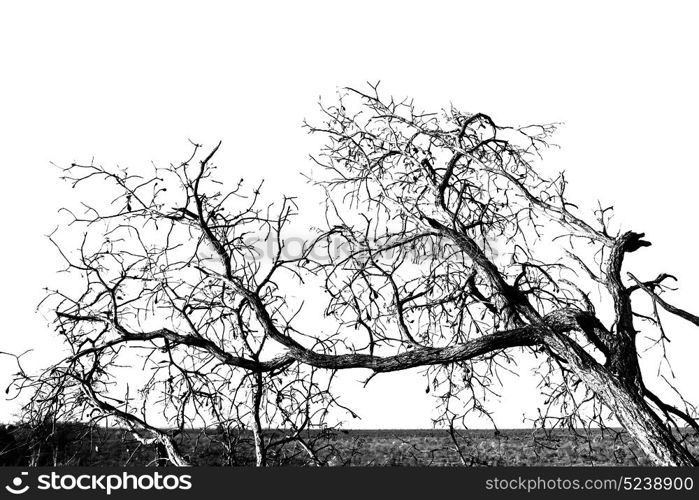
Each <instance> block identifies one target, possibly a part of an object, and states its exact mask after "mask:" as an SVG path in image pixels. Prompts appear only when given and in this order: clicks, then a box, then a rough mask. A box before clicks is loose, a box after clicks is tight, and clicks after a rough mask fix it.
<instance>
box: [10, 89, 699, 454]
mask: <svg viewBox="0 0 699 500" xmlns="http://www.w3.org/2000/svg"><path fill="white" fill-rule="evenodd" d="M321 110H322V112H323V115H324V119H323V120H322V123H319V124H307V127H308V130H309V131H310V132H311V133H313V134H320V135H321V136H322V137H323V138H324V144H325V145H324V146H323V148H322V149H321V151H320V153H319V154H318V155H315V156H313V157H312V158H313V160H314V162H315V164H316V166H317V168H316V172H314V173H313V174H312V176H311V181H312V183H314V185H315V186H316V187H317V188H318V189H322V190H324V192H325V193H326V195H327V203H326V210H325V217H324V220H325V226H326V227H325V228H324V229H322V230H318V232H317V234H315V235H314V238H312V240H311V241H308V242H307V243H306V244H305V245H304V247H303V248H302V249H301V250H300V251H299V252H298V254H297V255H295V256H293V257H289V256H287V255H286V253H285V252H284V249H285V244H286V241H285V237H284V230H285V227H287V226H288V224H289V222H290V220H291V218H292V217H293V215H294V214H295V211H296V204H295V201H294V199H293V198H283V199H282V202H281V204H280V205H279V206H277V207H276V208H275V207H274V206H272V205H263V204H261V200H260V188H259V187H257V188H254V189H245V184H244V182H243V181H242V180H241V182H240V183H239V184H238V185H237V186H236V187H235V188H234V189H233V190H232V191H229V192H226V193H222V192H220V191H219V187H218V185H217V184H216V182H215V180H214V178H213V177H212V173H213V172H214V169H215V168H214V166H213V165H212V158H213V156H214V154H215V153H216V151H217V149H218V146H217V147H216V148H214V149H213V150H211V151H210V152H209V154H208V155H206V156H205V157H204V158H202V159H201V160H200V161H198V162H195V158H197V155H198V154H199V151H200V146H199V145H195V146H194V148H193V149H194V152H193V154H192V157H191V158H189V159H188V160H186V161H185V162H183V163H182V164H180V165H174V166H171V167H168V168H165V169H160V168H155V169H154V171H153V172H152V175H150V176H144V177H141V176H138V175H135V174H131V173H128V172H112V171H110V170H108V169H105V168H103V167H100V166H96V165H94V164H89V165H72V166H70V167H69V168H67V169H65V178H66V179H67V180H68V181H69V182H72V183H73V184H74V185H76V186H77V185H83V184H86V183H88V182H91V181H97V182H102V183H104V182H107V183H111V184H112V185H113V186H114V187H115V188H116V190H117V192H116V194H115V198H114V199H113V200H112V201H111V205H110V206H111V211H105V209H104V207H93V206H92V205H84V213H81V214H74V213H73V212H71V220H72V222H71V227H73V228H75V227H77V226H79V225H82V226H84V238H83V239H82V243H81V245H80V246H79V249H78V251H77V253H74V254H69V252H68V251H67V250H65V245H64V244H61V243H60V242H58V241H56V238H55V237H54V238H53V241H55V242H56V246H57V248H58V249H59V251H60V252H61V253H62V255H63V256H64V258H65V261H66V263H67V271H68V272H69V273H70V274H71V275H72V276H79V277H80V280H81V281H78V280H77V278H76V280H71V283H72V284H73V285H75V286H74V288H75V287H76V286H77V285H78V284H79V283H82V286H81V287H80V288H76V289H74V290H67V289H65V290H64V289H60V290H51V291H49V293H48V297H47V301H46V302H45V304H44V306H45V307H47V308H48V309H50V310H52V311H54V312H55V324H56V329H57V332H58V333H59V334H60V335H62V336H63V338H64V340H65V341H66V344H67V345H68V346H69V348H70V354H69V355H68V356H67V357H66V358H65V359H64V360H63V361H62V362H60V363H58V364H57V365H55V366H53V367H51V368H49V369H48V370H47V371H45V372H44V373H42V374H41V375H40V376H37V377H28V376H25V377H21V378H20V379H18V382H17V383H18V384H19V385H20V386H22V387H31V388H32V389H33V390H34V391H35V396H34V397H33V398H32V401H31V402H30V403H29V404H28V406H27V408H26V410H27V412H29V413H32V412H35V413H39V414H43V413H47V412H53V413H56V412H63V413H64V416H73V417H74V416H76V415H83V413H82V412H84V411H85V409H86V408H91V409H92V411H94V412H96V413H89V414H88V415H89V416H90V417H95V418H109V417H112V418H117V419H119V420H121V421H122V422H124V423H126V424H127V425H129V426H130V427H132V428H133V429H134V431H136V432H138V435H139V436H141V439H143V440H151V441H156V442H159V443H160V444H161V445H162V446H164V447H165V448H166V451H167V454H168V456H169V459H170V461H171V462H172V463H174V464H178V465H183V464H186V463H188V460H187V458H186V457H184V456H183V455H182V453H181V452H180V451H179V450H178V449H177V446H176V444H175V440H174V437H175V436H176V435H177V433H181V432H182V431H184V430H185V429H187V428H191V427H194V426H196V425H209V424H211V423H212V422H214V423H216V424H217V425H220V424H221V423H229V424H230V423H231V422H232V423H234V425H235V426H242V427H247V428H250V429H252V431H253V434H254V436H255V449H256V453H257V459H256V461H257V464H258V465H264V464H266V463H267V462H268V454H269V453H270V450H278V449H280V447H283V446H284V445H286V444H287V443H290V442H293V443H296V444H298V445H299V446H300V447H301V449H303V451H304V452H305V453H306V456H307V457H308V459H307V460H308V463H313V464H322V463H324V458H323V457H322V456H320V455H319V454H318V447H317V446H315V443H311V442H309V441H308V437H307V435H306V434H304V432H303V431H304V430H307V429H310V428H326V427H327V425H328V415H329V413H330V412H331V411H332V409H333V408H335V409H337V410H346V409H345V408H344V407H342V406H340V404H339V403H338V401H337V399H336V398H335V396H334V395H333V392H332V388H331V382H332V378H333V375H334V374H335V372H336V371H338V370H343V369H350V368H366V369H369V370H371V371H372V372H373V374H372V375H371V377H373V376H375V375H377V374H380V373H383V372H390V371H398V370H407V369H412V368H424V369H425V370H426V375H427V377H428V389H427V390H429V391H433V392H434V393H435V395H436V396H437V398H438V399H437V401H438V403H439V409H440V417H439V419H438V421H439V422H440V423H442V424H444V425H445V426H446V427H448V428H449V430H450V435H451V436H452V437H453V439H454V442H455V443H456V442H457V439H456V431H455V428H456V427H457V426H458V423H459V422H460V421H463V419H464V418H465V416H466V415H468V414H469V413H471V412H476V413H480V414H482V415H489V412H488V409H487V406H486V401H485V399H486V396H487V395H488V394H490V393H491V392H492V391H494V390H495V388H496V386H497V384H498V383H499V373H500V371H501V370H503V369H504V370H511V369H513V368H516V359H517V358H518V357H519V356H522V355H524V356H533V357H535V359H537V360H538V362H539V363H540V364H539V368H538V369H537V370H536V374H537V375H538V376H539V377H540V381H541V382H540V387H541V392H542V394H543V395H544V396H545V397H546V404H545V406H544V407H543V408H540V409H539V417H538V421H537V424H538V425H540V426H543V427H551V426H554V427H555V426H559V427H569V428H573V429H578V428H588V429H589V428H591V427H594V426H602V427H604V426H606V425H608V423H609V422H610V419H611V420H613V419H616V420H617V421H618V422H619V423H620V424H621V425H622V426H623V428H624V429H625V430H626V431H628V433H629V434H630V435H631V436H632V438H633V439H634V440H635V442H636V443H637V444H638V446H639V447H640V449H641V450H642V451H643V452H644V453H645V454H646V455H647V456H648V457H649V458H650V460H652V461H653V463H656V464H662V465H696V464H697V460H696V458H694V457H693V456H692V455H691V454H690V452H689V451H688V449H687V447H686V446H685V444H684V441H683V440H684V439H685V438H686V436H687V435H688V434H689V431H690V430H691V431H693V432H696V431H697V430H699V425H698V424H697V421H696V411H695V409H694V407H693V406H691V404H690V403H689V402H686V401H684V400H683V399H681V397H680V398H679V399H680V404H670V403H667V402H664V401H662V400H661V399H660V398H659V397H657V396H656V395H654V394H653V393H652V392H651V391H650V390H649V389H648V387H647V384H646V383H645V381H644V376H643V375H644V374H642V373H641V369H640V366H639V353H638V348H637V336H638V330H637V328H638V327H637V325H636V324H635V323H636V322H637V321H638V320H639V319H640V320H643V321H644V322H645V325H646V326H647V327H648V329H649V330H650V329H655V331H656V334H657V342H656V344H655V345H656V347H657V348H658V349H664V343H665V342H666V340H667V337H666V333H667V332H666V331H665V329H664V328H663V326H662V322H661V314H660V312H659V311H660V309H662V310H664V311H665V312H666V313H669V314H674V315H677V316H679V317H682V318H684V319H686V320H688V321H690V322H693V323H695V324H699V318H697V317H696V316H694V315H692V314H690V313H688V312H686V311H684V310H682V309H679V308H677V307H675V306H673V305H671V304H670V303H668V302H667V301H666V299H665V296H664V295H663V292H664V290H665V283H666V282H667V280H669V279H672V276H670V275H667V274H662V275H660V276H658V277H657V278H655V279H650V280H642V279H637V278H636V277H635V276H634V275H632V274H626V273H625V272H624V270H623V261H624V258H625V256H626V255H627V254H629V253H632V252H635V251H637V250H640V249H642V248H643V247H646V246H648V245H650V243H649V242H648V241H647V240H645V239H644V234H643V233H638V232H633V231H618V232H616V231H614V230H612V228H611V223H610V218H611V214H612V210H611V208H609V207H599V208H598V209H597V210H595V211H594V212H593V213H592V214H591V215H592V217H591V221H587V220H586V219H584V218H583V216H582V215H580V214H579V212H581V210H579V209H578V208H577V207H576V206H575V205H574V204H573V203H571V202H570V201H569V200H568V199H567V198H566V194H565V191H566V181H565V177H564V176H563V174H560V175H558V176H553V177H551V178H549V177H546V176H543V175H541V174H539V173H537V172H536V171H535V170H534V168H533V166H532V162H533V161H534V160H535V159H536V158H537V157H538V156H539V153H540V151H541V150H542V149H543V148H545V147H546V146H547V140H548V138H549V137H550V135H551V133H552V132H553V131H554V129H555V127H554V126H553V125H532V126H525V127H515V128H513V127H505V126H499V125H497V124H496V123H495V122H494V121H493V120H492V119H491V118H490V117H489V116H487V115H485V114H467V113H462V112H460V111H458V110H456V109H450V110H447V111H444V112H441V113H423V112H420V111H418V110H416V108H415V106H414V105H413V103H412V101H410V100H402V101H395V100H393V99H382V98H381V96H380V95H379V93H378V91H377V88H376V86H370V90H369V91H368V92H359V91H356V90H352V89H347V90H345V91H343V92H342V93H341V94H340V96H339V98H338V101H337V102H335V103H333V104H332V105H330V106H321ZM250 236H253V237H254V240H255V241H267V242H272V243H273V244H274V245H273V247H274V248H275V252H274V253H273V255H272V256H271V258H270V259H269V260H268V261H264V260H263V259H259V258H256V251H257V250H256V247H255V245H254V243H252V242H251V240H250ZM310 282H312V283H313V286H310V285H307V286H306V288H303V285H304V283H310ZM318 283H320V284H321V285H322V288H323V290H324V291H325V292H326V294H327V298H328V300H327V303H326V304H325V311H324V313H323V316H324V318H323V321H327V320H328V318H330V319H331V320H332V323H333V325H334V326H333V330H332V331H331V332H329V333H328V332H324V331H323V330H322V329H321V328H320V327H319V324H320V320H321V318H320V313H318V317H317V319H318V321H317V322H315V321H301V318H302V317H303V312H302V306H303V300H298V301H297V300H294V299H292V297H291V295H292V294H290V293H289V290H290V289H291V287H293V289H294V290H295V293H294V294H293V295H297V296H298V291H296V289H301V290H303V291H304V293H306V290H308V292H307V294H306V295H307V297H309V298H312V297H314V295H313V291H312V288H314V287H315V285H316V284H318ZM592 291H597V292H599V293H598V295H600V297H602V298H601V299H600V301H599V303H598V304H595V303H594V302H593V299H592V297H593V294H592V293H591V292H592ZM643 294H644V295H646V296H647V297H648V298H650V303H651V304H652V310H651V311H650V312H643V311H642V310H641V309H639V307H638V305H637V301H636V300H635V297H636V296H638V295H643ZM632 299H634V300H632ZM316 302H317V301H316ZM642 304H643V303H642ZM607 305H608V306H607ZM605 307H607V308H608V309H609V311H610V312H611V313H610V315H609V318H606V317H605V316H604V315H603V314H602V313H601V312H600V313H598V312H597V311H598V310H600V311H603V310H604V308H605ZM303 311H305V312H306V314H307V311H306V309H304V310H303ZM300 324H303V326H299V325H300ZM141 369H143V372H140V373H139V370H141ZM126 372H129V376H122V375H124V374H126ZM134 372H136V374H137V375H134ZM139 376H140V377H141V380H140V381H137V379H138V377H139ZM126 380H128V381H129V384H128V385H127V384H126V382H125V381H126ZM367 382H368V380H367ZM129 385H138V389H137V390H136V391H131V390H130V388H129ZM117 394H119V396H117ZM136 400H137V401H138V402H139V403H138V404H136V403H135V401H136ZM154 415H156V416H154ZM155 420H158V422H156V421H155ZM265 428H278V429H283V430H284V434H283V436H282V437H279V436H278V435H277V434H274V435H273V436H272V435H268V436H267V437H265V430H264V429H265ZM461 458H462V461H463V463H467V460H466V458H465V457H464V456H463V455H461Z"/></svg>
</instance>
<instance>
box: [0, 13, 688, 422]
mask: <svg viewBox="0 0 699 500" xmlns="http://www.w3.org/2000/svg"><path fill="white" fill-rule="evenodd" d="M695 5H696V4H693V3H691V2H671V1H665V2H662V3H661V2H655V3H647V2H639V1H634V2H585V3H584V4H579V7H576V6H574V5H573V4H572V3H569V2H560V1H558V2H556V1H550V2H536V1H527V2H521V1H512V2H484V1H481V2H464V1H459V2H438V1H431V2H424V1H423V2H409V1H400V2H388V1H384V2H377V1H354V2H342V3H340V2H327V1H326V2H300V1H297V2H255V3H254V4H253V2H246V3H245V5H240V6H234V5H233V2H211V1H198V2H186V3H185V2H177V1H172V0H170V1H160V2H158V1H150V2H135V1H120V2H95V1H83V2H76V1H62V2H55V1H46V2H35V1H27V0H25V1H22V2H4V3H3V4H2V7H0V162H1V164H2V167H1V168H2V176H1V177H0V179H1V180H0V185H1V186H2V196H0V203H1V204H2V206H1V210H2V212H1V213H2V245H0V262H2V263H3V268H2V274H1V276H2V281H3V283H2V286H0V312H1V316H0V318H2V324H1V325H2V326H1V327H0V350H5V351H13V352H21V351H23V350H25V349H29V348H32V349H34V353H33V354H32V356H31V357H29V358H27V361H28V363H29V365H30V366H39V365H41V364H42V363H44V362H46V360H48V359H51V356H52V355H55V353H56V349H57V345H56V343H55V342H53V341H52V337H51V334H50V331H49V330H48V328H47V327H46V322H45V320H44V319H43V318H42V317H41V316H40V315H37V314H36V313H35V307H36V304H37V303H38V302H39V300H40V299H41V296H42V287H43V286H46V285H49V284H51V283H52V280H54V276H55V275H54V272H55V270H56V269H57V268H58V267H59V266H60V261H59V259H58V256H57V255H56V253H55V251H54V250H53V249H52V247H51V246H50V244H49V243H48V241H47V240H46V239H45V238H44V236H43V235H45V234H47V233H49V232H50V231H51V230H52V229H53V228H54V227H55V226H56V224H57V223H58V221H59V218H58V216H57V213H56V212H57V209H58V208H59V207H60V206H62V205H66V204H71V203H73V202H74V201H75V200H74V199H73V198H71V194H72V193H71V191H70V190H69V189H66V188H65V186H63V185H61V184H60V183H59V182H58V174H57V171H56V169H55V168H54V167H51V166H50V164H49V162H51V161H53V162H56V163H59V164H67V163H70V162H72V161H83V162H85V161H90V159H91V158H92V157H93V156H94V157H95V159H96V161H98V162H99V163H102V164H104V165H115V164H119V165H121V166H126V165H137V164H140V165H143V164H147V163H149V162H151V161H154V162H156V163H161V164H166V163H169V162H175V161H180V160H181V159H182V158H183V156H184V154H185V153H186V152H188V151H189V144H188V142H187V139H188V138H191V139H193V140H195V141H197V142H203V143H205V144H213V143H214V142H216V141H218V140H219V139H221V140H223V144H224V145H223V148H222V150H221V152H220V154H219V155H218V164H219V165H222V166H226V168H225V169H223V170H224V171H226V169H228V168H229V169H230V173H228V172H226V175H230V178H231V179H237V178H238V177H240V176H245V177H249V178H257V177H266V178H267V179H268V181H270V185H271V186H270V187H271V188H273V189H277V188H278V189H283V191H284V192H286V193H288V194H297V195H301V196H302V197H303V196H304V189H307V187H306V186H305V184H304V182H303V181H302V179H301V178H300V176H298V174H297V172H299V171H300V170H307V169H308V168H310V164H309V162H308V159H307V155H308V153H309V152H311V151H312V148H313V147H314V142H313V141H312V140H311V139H309V138H308V137H307V136H306V134H305V132H304V131H303V130H302V129H301V127H300V125H301V121H302V119H303V118H304V117H312V116H314V113H315V110H316V101H317V98H318V96H320V95H323V96H328V97H332V95H333V93H334V92H335V90H336V89H337V88H338V87H341V86H346V85H350V86H361V85H362V84H363V82H365V81H367V80H372V81H376V80H381V81H382V87H383V90H384V91H385V92H387V93H392V94H394V95H397V96H404V95H410V96H412V97H414V98H415V100H416V103H417V104H418V105H419V106H420V107H423V108H426V109H430V110H435V109H438V108H441V107H445V106H449V104H450V103H454V104H455V105H456V106H457V107H459V108H461V109H463V110H465V111H471V112H478V111H483V112H487V113H489V114H490V115H491V116H493V117H494V118H495V119H496V121H499V122H501V123H510V124H525V123H531V122H554V121H556V122H557V121H562V122H565V126H564V127H563V128H562V129H561V130H560V132H559V133H558V134H557V136H556V137H555V141H556V142H557V143H558V144H559V145H560V146H561V147H562V149H561V150H559V151H551V152H550V153H549V154H548V155H547V156H546V158H545V162H544V164H543V168H546V169H551V170H552V171H557V170H560V169H565V170H566V171H567V172H568V180H569V181H570V183H571V194H572V195H573V196H574V197H575V198H577V199H583V200H587V201H588V202H593V201H594V200H595V199H596V198H600V199H602V200H603V201H606V202H608V203H613V204H614V205H615V207H616V209H617V220H618V221H619V222H622V223H623V225H624V228H626V229H634V230H637V231H645V232H646V233H647V236H648V238H649V239H650V240H651V241H652V242H653V246H652V247H651V248H649V249H645V250H643V251H642V252H641V251H639V252H637V254H635V255H634V256H633V258H630V259H629V269H633V270H635V271H637V274H639V275H640V277H643V278H651V277H654V276H655V274H656V273H657V272H659V271H667V272H671V273H674V274H676V275H677V276H678V278H680V286H681V287H682V290H681V291H679V292H676V293H674V294H673V295H672V296H671V297H672V299H673V302H674V303H675V304H677V305H680V306H684V307H687V308H691V307H692V306H695V305H696V303H697V301H696V297H697V295H696V294H697V292H699V269H698V268H697V265H696V257H695V254H696V248H697V245H698V244H699V237H698V236H697V234H696V222H695V216H696V214H697V210H696V199H697V194H696V186H697V181H698V180H699V161H698V160H697V154H696V152H695V146H696V138H697V136H699V120H698V119H697V117H698V116H699V98H698V97H697V89H699V78H698V75H699V73H698V72H697V48H699V31H697V29H696V20H697V14H698V13H699V12H698V11H697V10H698V9H699V8H697V7H695ZM634 266H635V267H634ZM697 310H699V305H696V307H695V312H696V311H697ZM668 327H669V328H668V329H669V333H670V335H671V338H672V344H671V355H674V356H675V357H676V364H675V374H676V375H677V377H678V380H679V385H680V387H683V388H684V390H685V392H686V394H687V395H688V396H689V398H690V400H693V401H694V402H698V403H699V388H697V385H696V384H695V383H694V382H695V381H696V379H697V373H698V372H697V368H696V362H695V357H696V352H697V351H699V329H693V328H692V327H691V325H688V324H684V323H681V322H671V323H668ZM8 360H9V358H2V357H0V382H2V384H3V389H4V385H5V383H6V382H7V381H8V380H9V376H10V374H11V373H12V371H13V366H12V365H11V364H10V363H8ZM649 366H650V365H649ZM648 373H649V374H652V373H653V369H652V366H651V367H650V368H649V372H648ZM360 378H362V374H358V373H355V374H346V375H345V376H344V379H343V382H342V387H343V394H344V398H343V401H344V402H346V403H351V405H352V407H353V408H354V409H355V410H357V411H358V412H359V413H360V414H361V415H362V421H361V422H357V421H353V422H350V423H349V425H350V426H353V427H366V428H376V427H384V428H386V427H396V428H411V427H429V426H430V416H431V401H430V398H429V397H428V396H426V395H425V392H424V388H425V383H424V381H423V380H422V379H421V378H419V377H418V376H417V375H414V374H413V375H410V374H407V375H406V374H393V375H389V376H386V377H377V378H376V379H375V380H374V381H373V382H372V383H371V384H370V385H369V389H367V390H363V389H361V386H360V384H357V383H353V380H357V379H360ZM512 382H514V384H510V385H509V387H508V388H506V389H505V390H504V392H503V397H502V398H501V401H500V402H499V403H497V404H495V405H494V406H493V407H494V408H495V409H496V410H497V413H496V415H495V417H496V421H497V422H498V424H499V425H500V426H501V427H516V426H520V425H521V422H522V414H523V413H524V411H525V410H527V409H529V410H530V415H533V410H535V401H536V400H537V399H536V393H535V392H534V391H533V379H532V378H531V377H529V376H528V375H527V374H526V373H525V374H523V375H522V377H520V378H519V379H513V380H512ZM15 410H16V406H15V405H13V404H12V403H8V402H6V401H3V400H0V421H1V420H7V419H9V418H10V415H11V414H12V412H14V411H15Z"/></svg>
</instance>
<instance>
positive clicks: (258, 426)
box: [252, 373, 267, 467]
mask: <svg viewBox="0 0 699 500" xmlns="http://www.w3.org/2000/svg"><path fill="white" fill-rule="evenodd" d="M262 389H263V387H262V374H261V373H256V374H255V386H254V388H253V391H254V392H253V396H252V397H253V400H252V403H253V404H252V417H253V422H252V432H253V437H254V439H255V465H256V466H257V467H266V466H267V454H266V453H265V443H264V438H263V436H262V421H261V419H260V405H261V403H262Z"/></svg>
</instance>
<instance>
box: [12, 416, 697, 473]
mask: <svg viewBox="0 0 699 500" xmlns="http://www.w3.org/2000/svg"><path fill="white" fill-rule="evenodd" d="M578 434H579V435H576V433H574V432H572V431H563V430H557V431H555V432H549V433H547V434H544V433H543V432H542V431H536V432H534V431H532V430H521V429H518V430H501V431H500V432H495V431H493V430H469V431H462V432H461V433H460V437H459V443H460V445H461V454H462V455H463V458H462V457H461V456H460V455H459V453H458V452H457V450H456V447H455V446H454V443H453V441H452V440H451V439H450V437H449V434H448V433H447V432H446V431H444V430H350V431H336V432H334V433H333V434H332V435H331V436H330V437H329V438H328V439H325V440H323V442H322V446H321V447H320V451H319V453H318V456H319V457H320V458H321V459H322V460H323V461H324V462H326V463H327V464H328V465H335V466H340V465H352V466H362V465H364V466H416V465H428V466H460V465H462V464H463V463H466V464H467V465H472V466H533V465H588V466H594V465H636V464H641V465H647V464H648V462H647V461H646V460H645V458H643V457H641V456H640V453H639V452H638V450H637V449H636V448H635V447H634V446H633V445H630V444H629V440H628V438H627V437H626V436H625V435H624V434H622V433H618V432H615V431H607V432H605V433H602V432H600V431H593V432H592V433H591V434H589V435H588V436H585V435H583V434H582V433H578ZM280 436H281V433H280V432H279V431H269V433H268V437H280ZM306 437H308V438H309V439H313V438H314V437H315V438H317V437H318V435H317V434H314V433H309V434H307V436H306ZM251 438H252V436H251V435H249V434H248V433H238V434H235V435H229V436H228V439H226V438H225V436H224V435H222V434H220V433H217V432H204V431H190V432H188V433H187V434H186V435H184V436H179V438H178V440H179V444H180V447H181V449H182V451H183V452H184V453H185V454H187V455H188V456H189V458H190V460H191V461H193V462H194V463H195V464H198V465H252V464H254V454H253V447H252V439H251ZM54 441H55V443H54V445H52V446H50V447H44V449H43V450H42V452H41V458H40V462H41V463H42V464H46V465H49V464H53V463H56V464H59V465H92V466H108V465H125V464H126V465H149V464H154V463H155V460H156V453H155V449H154V448H153V447H152V446H143V445H140V444H139V443H138V442H137V441H135V440H134V439H133V437H132V436H131V434H130V433H129V432H127V431H125V430H123V429H93V430H91V431H90V430H88V429H86V428H83V427H80V426H74V427H72V428H69V429H63V430H62V432H61V434H60V436H59V437H58V438H56V439H54ZM690 446H691V448H692V449H693V450H694V452H697V451H699V443H698V442H697V441H696V440H695V441H694V442H693V443H692V444H691V445H690ZM305 458H306V455H305V453H304V452H303V450H302V449H301V448H300V447H299V446H298V445H287V446H285V447H283V448H282V449H281V450H280V451H279V452H278V453H276V454H273V455H272V456H271V457H270V461H271V462H272V463H273V464H275V465H300V464H302V463H303V462H304V460H305ZM17 460H21V461H22V462H24V463H26V460H27V458H26V453H25V454H24V457H23V456H22V453H20V454H18V455H17V456H16V458H15V461H17ZM0 463H3V462H2V461H0ZM5 464H6V465H7V462H5Z"/></svg>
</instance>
